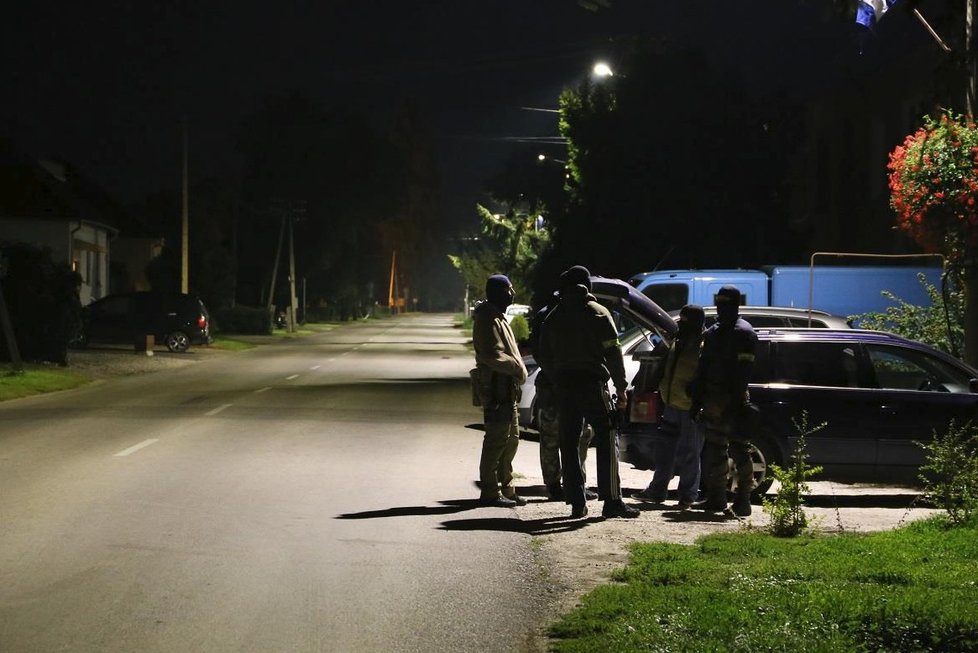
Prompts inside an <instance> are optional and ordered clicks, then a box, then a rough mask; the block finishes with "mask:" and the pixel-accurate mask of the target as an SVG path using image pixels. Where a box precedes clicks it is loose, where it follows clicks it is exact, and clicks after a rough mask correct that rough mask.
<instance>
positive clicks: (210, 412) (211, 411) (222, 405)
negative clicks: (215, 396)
mask: <svg viewBox="0 0 978 653" xmlns="http://www.w3.org/2000/svg"><path fill="white" fill-rule="evenodd" d="M231 406H232V404H221V405H220V406H218V407H217V408H213V409H211V410H209V411H207V412H206V413H204V414H205V415H207V416H208V417H211V416H212V415H217V414H218V413H219V412H221V411H222V410H224V409H225V408H230V407H231Z"/></svg>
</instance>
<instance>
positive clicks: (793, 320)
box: [786, 316, 828, 329]
mask: <svg viewBox="0 0 978 653" xmlns="http://www.w3.org/2000/svg"><path fill="white" fill-rule="evenodd" d="M786 319H787V320H788V326H790V327H802V328H806V327H809V326H810V327H812V328H815V329H824V328H826V327H827V326H828V325H827V324H825V322H822V321H821V320H819V319H818V318H817V317H813V318H812V320H811V324H809V322H808V317H807V316H806V317H789V318H786Z"/></svg>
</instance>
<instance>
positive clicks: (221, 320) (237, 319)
mask: <svg viewBox="0 0 978 653" xmlns="http://www.w3.org/2000/svg"><path fill="white" fill-rule="evenodd" d="M211 317H212V321H213V323H214V331H215V332H216V333H221V334H227V333H235V334H240V335H270V334H271V333H272V316H271V314H270V313H269V312H268V309H265V308H257V307H254V306H234V307H227V308H218V309H216V310H214V311H213V313H212V315H211Z"/></svg>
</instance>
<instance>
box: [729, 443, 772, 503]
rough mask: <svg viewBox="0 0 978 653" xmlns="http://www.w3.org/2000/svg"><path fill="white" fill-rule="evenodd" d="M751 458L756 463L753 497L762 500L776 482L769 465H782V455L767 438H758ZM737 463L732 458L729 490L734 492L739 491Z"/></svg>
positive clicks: (752, 444)
mask: <svg viewBox="0 0 978 653" xmlns="http://www.w3.org/2000/svg"><path fill="white" fill-rule="evenodd" d="M750 458H751V462H753V464H754V490H753V491H752V492H751V497H753V498H754V499H755V500H757V501H760V498H761V497H762V496H764V494H765V493H767V491H768V490H769V489H771V484H772V483H774V477H773V476H772V475H771V472H770V470H769V465H771V464H772V463H773V464H775V465H782V464H783V462H782V460H781V456H780V455H779V454H778V449H777V447H775V446H774V444H773V443H772V442H771V441H770V440H768V439H765V438H762V439H758V440H756V441H754V442H752V443H751V447H750ZM735 469H736V467H735V465H734V461H733V459H730V472H729V474H728V476H727V490H728V491H729V492H730V493H732V494H734V493H736V491H737V478H736V475H735Z"/></svg>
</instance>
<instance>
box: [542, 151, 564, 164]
mask: <svg viewBox="0 0 978 653" xmlns="http://www.w3.org/2000/svg"><path fill="white" fill-rule="evenodd" d="M537 161H555V162H557V163H563V164H564V165H566V164H567V162H566V161H564V160H563V159H555V158H553V157H552V156H547V155H546V154H537Z"/></svg>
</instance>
